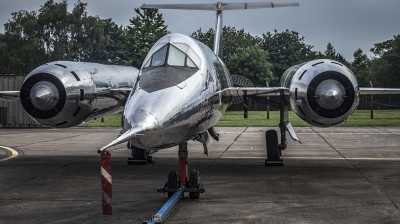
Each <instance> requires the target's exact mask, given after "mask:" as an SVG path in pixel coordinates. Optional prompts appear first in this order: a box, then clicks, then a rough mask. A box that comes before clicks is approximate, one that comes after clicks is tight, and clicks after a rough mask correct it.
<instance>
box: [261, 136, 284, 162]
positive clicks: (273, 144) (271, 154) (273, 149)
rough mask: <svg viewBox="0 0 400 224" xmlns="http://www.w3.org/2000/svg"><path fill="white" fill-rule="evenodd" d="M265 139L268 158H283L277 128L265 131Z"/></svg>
mask: <svg viewBox="0 0 400 224" xmlns="http://www.w3.org/2000/svg"><path fill="white" fill-rule="evenodd" d="M265 140H266V146H267V159H269V160H279V159H280V158H281V150H280V149H279V146H278V134H277V133H276V131H275V130H268V131H266V132H265Z"/></svg>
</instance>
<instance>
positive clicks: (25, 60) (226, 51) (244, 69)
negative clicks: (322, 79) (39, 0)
mask: <svg viewBox="0 0 400 224" xmlns="http://www.w3.org/2000/svg"><path fill="white" fill-rule="evenodd" d="M86 7H87V3H83V2H81V1H80V0H78V1H77V3H75V4H74V7H73V8H72V11H68V1H67V0H63V1H62V2H59V3H58V2H55V1H54V0H48V1H46V2H45V4H44V5H42V6H41V7H40V9H39V10H38V11H32V12H28V11H25V10H21V11H18V12H13V13H12V14H11V15H12V18H11V19H9V21H8V22H7V23H6V24H4V32H3V33H0V74H18V73H19V74H27V73H29V72H30V71H31V70H33V69H34V68H36V67H38V66H39V65H41V64H44V63H47V62H50V61H57V60H69V61H81V62H96V63H103V64H115V65H128V66H134V67H138V68H139V67H140V66H141V63H142V61H143V59H144V58H145V56H146V54H147V52H148V51H149V50H150V48H151V47H152V45H153V44H154V43H155V42H156V41H157V40H158V39H159V38H160V37H162V36H164V35H166V34H168V33H169V31H168V27H167V25H165V21H164V20H163V17H162V14H161V13H159V12H158V10H157V9H146V10H142V9H139V8H136V9H135V12H136V15H134V16H133V17H132V19H130V20H129V21H130V25H127V26H119V25H117V24H116V23H114V22H113V21H112V19H101V18H100V17H99V16H91V15H88V14H87V11H86ZM191 37H193V38H195V39H197V40H199V41H201V42H203V43H204V44H206V45H208V46H209V47H210V48H211V49H212V48H213V40H214V30H213V29H209V30H207V31H202V30H201V29H199V30H197V31H195V32H193V33H192V34H191ZM371 51H372V52H373V53H374V56H373V57H371V58H370V57H368V56H367V55H366V54H365V53H364V52H363V51H362V50H361V49H358V50H356V51H355V52H354V60H353V61H347V60H346V59H345V58H344V57H343V56H342V55H341V54H339V53H337V52H336V50H335V48H334V46H333V45H332V44H331V43H328V44H327V48H326V50H325V51H324V52H320V51H318V52H317V51H314V50H313V46H312V45H308V44H306V43H305V41H304V37H302V36H300V34H299V33H298V32H296V31H290V30H285V31H282V32H278V31H277V30H274V31H273V32H266V33H264V34H262V36H260V37H258V36H253V35H251V34H250V33H248V32H246V31H245V30H244V29H236V28H235V27H227V26H225V27H224V28H223V61H224V62H225V63H226V65H227V67H228V69H229V71H230V72H231V74H240V75H244V76H246V77H248V78H249V79H250V80H251V81H252V82H253V83H254V84H255V86H265V83H266V82H267V81H268V82H269V83H270V85H277V84H278V81H279V79H280V76H281V75H282V74H283V72H284V71H285V70H286V69H287V68H289V67H291V66H293V65H295V64H299V63H302V62H305V61H309V60H312V59H317V58H329V59H334V60H337V61H340V62H341V63H344V64H345V65H347V66H348V67H349V68H350V69H351V70H352V71H353V72H354V74H355V75H356V76H357V79H358V81H359V84H360V86H369V81H372V82H373V83H374V86H376V87H378V86H385V87H400V81H399V77H400V74H399V73H400V68H399V67H400V35H395V36H394V38H393V39H390V40H387V41H384V42H382V43H377V44H374V47H372V48H371Z"/></svg>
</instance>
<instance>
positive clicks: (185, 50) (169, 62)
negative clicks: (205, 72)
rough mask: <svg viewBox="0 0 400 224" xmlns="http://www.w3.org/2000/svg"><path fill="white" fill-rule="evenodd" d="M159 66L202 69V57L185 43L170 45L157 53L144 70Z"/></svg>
mask: <svg viewBox="0 0 400 224" xmlns="http://www.w3.org/2000/svg"><path fill="white" fill-rule="evenodd" d="M159 66H179V67H191V68H196V67H197V68H200V66H201V59H200V57H199V56H198V55H197V54H196V53H195V52H194V51H193V49H192V48H190V46H189V45H187V44H185V43H172V44H171V43H169V44H166V45H165V46H164V47H162V48H160V49H159V50H158V51H156V52H155V53H154V54H153V55H152V56H151V57H150V59H149V60H148V61H147V62H146V64H145V65H144V66H143V68H148V67H159Z"/></svg>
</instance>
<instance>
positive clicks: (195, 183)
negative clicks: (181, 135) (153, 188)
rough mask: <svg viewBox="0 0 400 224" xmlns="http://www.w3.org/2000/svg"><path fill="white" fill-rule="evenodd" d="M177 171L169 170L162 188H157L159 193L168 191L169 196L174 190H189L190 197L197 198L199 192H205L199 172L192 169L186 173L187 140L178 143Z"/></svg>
mask: <svg viewBox="0 0 400 224" xmlns="http://www.w3.org/2000/svg"><path fill="white" fill-rule="evenodd" d="M178 156H179V171H170V172H169V174H168V180H167V183H166V184H165V186H164V187H163V188H160V189H158V190H157V191H158V192H160V193H165V192H167V193H168V197H169V198H171V197H172V196H173V195H174V193H175V192H177V191H182V196H183V193H184V192H189V195H190V198H192V199H198V198H199V197H200V194H203V193H204V192H205V189H204V188H203V185H202V184H201V181H200V172H199V171H197V170H192V171H191V172H190V174H189V175H188V162H187V158H188V151H187V142H185V143H182V144H180V145H179V151H178Z"/></svg>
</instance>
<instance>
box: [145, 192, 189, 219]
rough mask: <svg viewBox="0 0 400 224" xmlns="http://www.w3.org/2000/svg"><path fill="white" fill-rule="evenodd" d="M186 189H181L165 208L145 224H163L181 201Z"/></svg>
mask: <svg viewBox="0 0 400 224" xmlns="http://www.w3.org/2000/svg"><path fill="white" fill-rule="evenodd" d="M184 191H185V188H181V189H179V190H178V191H177V192H175V193H174V194H173V195H172V197H171V198H170V199H169V200H168V201H167V202H166V203H165V204H164V206H163V207H162V208H161V209H160V210H159V211H158V212H157V213H156V214H155V215H154V216H153V217H152V218H151V220H150V221H147V220H146V221H143V224H161V222H162V221H164V219H165V217H167V215H168V213H169V212H170V211H171V210H172V208H173V207H174V206H175V205H176V203H178V201H179V199H180V198H181V197H182V196H183V192H184Z"/></svg>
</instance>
